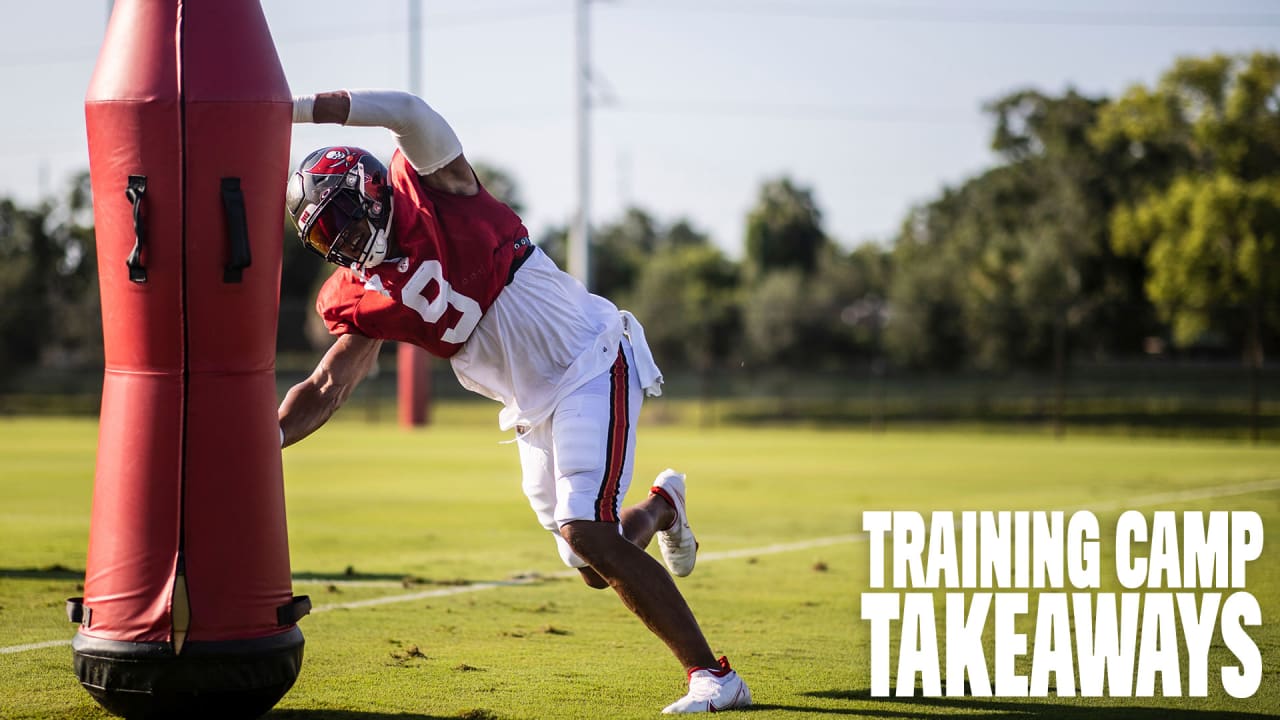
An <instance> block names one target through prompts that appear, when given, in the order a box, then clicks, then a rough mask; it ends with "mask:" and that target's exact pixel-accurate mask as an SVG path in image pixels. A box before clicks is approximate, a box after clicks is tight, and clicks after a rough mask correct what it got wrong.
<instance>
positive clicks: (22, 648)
mask: <svg viewBox="0 0 1280 720" xmlns="http://www.w3.org/2000/svg"><path fill="white" fill-rule="evenodd" d="M70 644H71V641H70V640H50V641H48V642H38V643H31V644H30V645H11V646H9V647H0V655H11V654H13V653H20V652H26V651H28V650H43V649H45V648H51V647H59V646H61V645H70Z"/></svg>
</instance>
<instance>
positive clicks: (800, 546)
mask: <svg viewBox="0 0 1280 720" xmlns="http://www.w3.org/2000/svg"><path fill="white" fill-rule="evenodd" d="M1272 490H1280V478H1278V479H1274V480H1260V481H1258V482H1251V483H1241V484H1238V485H1226V486H1217V487H1213V486H1211V487H1206V488H1198V489H1194V490H1180V491H1175V492H1166V493H1154V494H1151V495H1142V496H1139V497H1134V498H1129V499H1127V500H1116V501H1113V502H1103V503H1093V504H1091V505H1089V506H1088V507H1078V508H1074V509H1078V510H1090V511H1106V510H1119V509H1122V508H1131V507H1150V506H1152V505H1166V504H1170V503H1180V502H1191V501H1194V500H1211V499H1215V498H1224V497H1236V496H1239V495H1250V494H1253V493H1261V492H1270V491H1272ZM866 539H867V534H866V533H853V534H849V535H835V536H831V537H821V538H812V539H810V540H802V541H797V542H791V543H775V544H773V545H765V546H763V547H754V548H739V549H737V550H722V551H719V552H708V553H702V554H700V555H699V556H698V561H699V562H701V563H709V562H716V561H719V560H734V559H741V558H749V557H756V556H760V555H776V554H779V553H786V552H796V551H799V550H812V549H814V548H820V547H829V546H831V545H842V544H846V543H859V542H865V541H866ZM577 574H578V573H577V571H576V570H565V571H563V572H558V573H551V574H549V575H546V576H544V577H547V578H557V579H559V578H572V577H576V576H577ZM538 581H539V579H538V578H526V579H519V580H504V581H498V582H484V583H475V584H472V585H460V586H454V587H447V588H437V589H435V590H422V591H418V592H412V593H402V594H399V595H385V596H383V597H376V598H369V599H366V600H356V601H353V602H347V603H332V604H328V605H318V606H316V607H315V608H314V609H313V610H312V611H311V612H312V614H316V613H322V612H326V611H331V610H355V609H359V608H367V607H376V606H379V605H390V604H394V603H403V602H413V601H415V600H427V599H431V598H442V597H451V596H454V595H465V594H468V593H477V592H486V591H489V590H498V589H501V588H509V587H517V586H522V585H534V584H537V583H538ZM305 582H317V583H318V582H324V581H317V580H307V581H305ZM330 584H344V585H362V584H364V585H368V586H377V587H386V586H388V585H390V583H387V582H385V581H365V582H362V581H358V580H347V581H341V580H339V581H332V582H331V583H330ZM70 644H71V641H70V640H51V641H48V642H41V643H30V644H26V645H14V646H11V647H3V648H0V654H6V655H8V654H13V653H21V652H28V651H32V650H44V649H47V648H52V647H61V646H65V645H70Z"/></svg>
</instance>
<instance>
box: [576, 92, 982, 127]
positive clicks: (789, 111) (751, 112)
mask: <svg viewBox="0 0 1280 720" xmlns="http://www.w3.org/2000/svg"><path fill="white" fill-rule="evenodd" d="M597 107H598V108H599V109H600V110H602V111H606V112H617V113H627V114H643V115H681V116H687V115H694V116H708V117H734V118H788V119H791V118H796V117H805V118H811V117H834V118H837V119H844V120H851V121H855V122H867V123H911V124H925V125H962V124H963V125H969V124H972V123H973V121H974V119H975V118H976V117H977V116H978V113H976V112H975V111H974V110H973V109H970V108H956V107H950V108H946V107H936V108H929V107H910V106H905V105H904V106H891V105H847V104H835V103H786V102H780V103H779V102H775V103H760V102H737V101H732V100H728V101H712V102H707V101H699V100H677V99H672V100H651V99H635V100H631V99H627V98H621V99H617V100H615V101H613V102H609V103H604V104H600V105H597Z"/></svg>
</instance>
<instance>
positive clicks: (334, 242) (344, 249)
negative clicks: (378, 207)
mask: <svg viewBox="0 0 1280 720" xmlns="http://www.w3.org/2000/svg"><path fill="white" fill-rule="evenodd" d="M301 235H302V242H303V243H304V244H305V245H306V246H307V247H309V248H311V249H312V250H314V251H315V252H316V253H318V254H319V255H320V256H322V257H323V258H324V259H326V260H328V261H329V262H332V263H336V264H338V265H342V266H344V267H346V266H349V265H351V264H352V263H363V262H364V258H365V256H366V255H368V252H369V240H370V238H372V237H373V227H372V226H371V225H370V224H369V219H368V216H367V215H366V214H365V210H364V205H363V203H361V202H360V198H359V197H358V196H357V195H356V193H355V192H354V191H351V190H347V189H346V188H340V189H338V190H337V191H335V192H334V193H333V196H332V197H330V198H329V199H328V202H324V203H321V205H320V208H319V209H317V210H316V212H315V215H314V216H312V218H311V219H310V221H309V222H308V223H307V224H306V226H305V227H304V228H303V229H302V232H301Z"/></svg>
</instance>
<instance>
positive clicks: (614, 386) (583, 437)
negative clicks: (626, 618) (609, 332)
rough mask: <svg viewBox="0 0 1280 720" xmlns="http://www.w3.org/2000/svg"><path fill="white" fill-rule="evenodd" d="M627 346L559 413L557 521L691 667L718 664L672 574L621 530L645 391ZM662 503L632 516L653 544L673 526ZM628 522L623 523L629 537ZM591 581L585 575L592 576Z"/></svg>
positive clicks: (639, 535)
mask: <svg viewBox="0 0 1280 720" xmlns="http://www.w3.org/2000/svg"><path fill="white" fill-rule="evenodd" d="M629 355H630V349H629V348H627V347H626V345H625V344H624V345H623V350H622V351H620V352H619V353H618V358H617V362H615V363H614V365H613V367H612V369H611V370H610V371H608V372H606V373H604V374H603V375H601V376H600V377H598V378H595V379H593V380H592V381H591V382H589V383H587V384H586V385H585V386H583V387H582V388H580V389H579V390H578V391H576V392H574V393H573V394H572V395H570V396H569V397H568V398H566V399H565V400H564V401H562V402H561V403H560V405H559V407H557V408H556V411H555V414H554V416H553V418H552V445H553V447H554V451H553V455H554V462H555V473H556V496H557V500H556V512H555V517H556V521H557V522H559V523H560V526H561V527H560V534H561V535H562V536H563V537H564V539H565V541H566V542H567V543H568V545H569V547H570V548H571V549H572V550H573V552H574V553H575V554H576V555H577V556H578V557H580V558H582V559H583V560H584V561H586V563H587V564H588V565H590V566H591V569H592V570H594V571H595V573H596V574H597V575H598V576H599V577H600V578H601V579H602V580H604V581H605V582H606V583H608V585H609V586H610V587H612V588H613V589H614V591H615V592H617V593H618V595H619V597H620V598H621V599H622V601H623V603H624V604H625V605H626V606H627V607H628V608H629V609H630V610H631V611H632V612H634V613H635V614H636V615H637V616H639V618H640V619H641V621H643V622H644V623H645V625H646V626H648V627H649V629H650V630H652V631H653V632H654V633H655V634H657V635H658V637H660V638H661V639H662V640H663V641H664V642H666V644H667V645H668V647H670V648H671V651H672V652H673V653H674V654H675V655H676V657H677V658H678V659H679V660H680V661H681V662H682V663H684V664H685V667H699V666H704V665H710V664H713V663H714V662H715V657H714V656H713V655H712V654H711V649H710V647H708V645H707V642H706V640H705V639H704V638H703V635H702V631H701V629H700V628H699V627H698V624H697V621H696V620H695V619H694V617H693V613H692V611H690V610H689V607H688V604H687V603H686V602H685V600H684V598H683V597H682V596H681V595H680V591H679V590H678V589H677V588H676V586H675V583H674V582H673V581H672V579H671V577H670V575H669V574H668V573H667V572H666V570H664V569H663V567H662V566H661V565H660V564H659V563H658V562H657V561H656V560H654V559H653V558H652V557H650V556H649V554H648V553H646V552H645V551H644V550H643V549H641V548H640V547H638V545H637V543H635V542H633V541H632V538H631V537H630V536H627V535H624V534H622V533H619V523H620V522H621V521H622V519H623V515H622V513H620V512H619V507H618V506H619V503H620V502H621V499H622V497H623V496H624V495H625V494H626V492H627V487H628V486H629V484H630V482H631V474H632V464H633V462H634V457H635V452H634V451H635V439H636V422H637V421H638V419H639V415H640V405H641V403H642V402H643V400H644V393H643V392H642V391H641V390H640V388H639V381H638V379H637V378H636V377H635V374H634V372H633V371H632V369H631V362H630V360H631V359H630V357H629ZM664 504H665V501H663V500H662V499H661V498H650V499H648V500H646V501H645V502H644V503H641V504H640V505H638V506H634V507H633V508H629V511H628V512H627V513H626V519H627V522H628V524H630V525H632V530H633V532H635V533H636V534H635V539H637V540H640V541H642V542H645V543H647V542H648V540H649V539H650V538H652V537H653V535H654V533H655V532H656V531H658V530H660V529H661V528H662V527H663V526H662V525H661V524H660V523H662V521H663V520H665V521H666V524H667V525H669V524H670V522H671V518H672V516H671V514H670V512H669V510H664V509H662V506H663V505H664ZM626 530H627V527H626V525H623V526H622V531H623V533H625V532H626ZM584 576H585V574H584Z"/></svg>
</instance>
